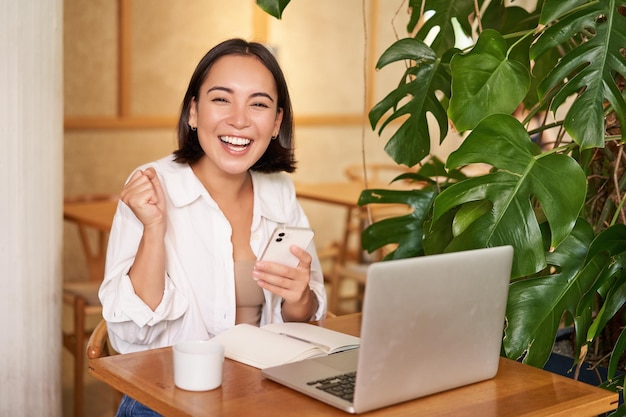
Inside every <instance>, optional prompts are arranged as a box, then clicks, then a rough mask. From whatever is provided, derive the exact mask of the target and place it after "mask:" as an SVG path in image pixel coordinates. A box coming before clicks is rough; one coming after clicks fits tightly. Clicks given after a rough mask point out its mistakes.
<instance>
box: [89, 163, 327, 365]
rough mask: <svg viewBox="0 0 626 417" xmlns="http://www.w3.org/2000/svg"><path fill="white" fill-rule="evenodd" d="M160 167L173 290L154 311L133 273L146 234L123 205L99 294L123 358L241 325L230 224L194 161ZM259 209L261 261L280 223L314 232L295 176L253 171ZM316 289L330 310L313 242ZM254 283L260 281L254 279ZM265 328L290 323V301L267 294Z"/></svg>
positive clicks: (255, 226) (255, 234) (256, 234)
mask: <svg viewBox="0 0 626 417" xmlns="http://www.w3.org/2000/svg"><path fill="white" fill-rule="evenodd" d="M148 167H153V168H154V169H155V170H156V172H157V174H158V176H159V179H160V181H161V184H162V186H163V189H164V194H165V196H166V210H167V231H166V234H165V252H166V262H165V263H166V266H165V291H164V293H163V299H162V300H161V303H160V304H159V306H157V308H156V309H155V310H154V311H153V310H152V309H151V308H150V307H148V306H147V305H146V304H145V303H144V302H143V301H142V300H141V299H140V298H139V297H138V296H137V295H136V294H135V291H134V289H133V284H132V283H131V281H130V277H129V276H128V271H129V270H130V268H131V266H132V265H133V263H134V260H135V255H136V254H137V249H138V246H139V241H140V240H141V236H142V233H143V225H142V223H141V222H140V221H139V220H138V219H137V218H136V217H135V215H134V214H133V212H132V211H131V210H130V208H129V207H128V206H127V205H126V204H124V203H123V202H121V201H120V202H119V204H118V207H117V211H116V213H115V217H114V220H113V225H112V228H111V234H110V236H109V246H108V249H107V258H106V268H105V276H104V281H103V282H102V286H101V287H100V292H99V297H100V301H101V302H102V306H103V311H102V314H103V316H104V319H105V320H106V321H107V324H108V331H109V337H110V339H111V343H112V347H113V348H114V349H115V350H117V351H118V352H120V353H128V352H135V351H139V350H145V349H152V348H157V347H163V346H170V345H173V344H174V343H176V342H178V341H182V340H201V339H209V338H211V337H212V336H214V335H217V334H219V333H221V332H222V331H224V330H226V329H228V328H230V327H232V326H234V324H235V306H236V303H235V278H234V261H233V255H232V254H233V248H232V243H231V232H232V231H231V227H230V223H229V222H228V220H227V219H226V217H225V216H224V214H223V213H222V211H221V210H220V208H219V207H218V205H217V203H216V202H215V201H214V200H213V199H212V198H211V196H210V195H209V193H208V192H207V191H206V189H205V188H204V187H203V186H202V184H201V183H200V181H199V180H198V179H197V177H196V176H195V175H194V173H193V171H192V170H191V168H190V167H189V165H187V164H179V163H176V162H174V160H173V156H172V155H170V156H168V157H166V158H163V159H161V160H158V161H155V162H152V163H149V164H146V165H144V166H142V167H140V168H139V169H142V170H143V169H146V168H148ZM251 175H252V184H253V188H254V209H253V214H252V230H251V233H250V246H251V248H252V251H253V252H254V253H255V255H256V256H257V257H258V256H259V255H260V254H261V252H262V250H263V248H264V247H265V245H266V244H267V242H268V240H269V239H270V237H271V233H272V231H273V230H274V229H275V228H276V227H277V226H278V225H282V224H284V225H288V226H297V227H309V222H308V219H307V217H306V215H305V214H304V211H303V210H302V208H301V207H300V204H299V203H298V202H297V200H296V195H295V188H294V185H293V182H292V181H291V179H290V177H289V176H287V175H285V174H282V173H275V174H263V173H257V172H253V171H251ZM306 249H307V251H308V252H309V253H310V254H311V255H312V256H313V262H312V264H311V279H310V282H309V287H310V288H311V290H312V291H313V292H314V293H315V295H316V296H317V299H318V302H319V307H318V309H317V312H316V313H315V317H314V320H319V319H321V318H322V317H323V315H324V314H325V312H326V292H325V290H324V281H323V276H322V271H321V266H320V262H319V259H318V257H317V254H316V252H315V247H314V245H313V243H311V245H310V246H309V247H308V248H306ZM251 279H252V278H251ZM263 291H264V295H265V303H264V305H263V310H262V314H261V325H263V324H267V323H271V322H277V321H282V315H281V303H282V297H279V296H277V295H274V294H272V293H270V292H269V291H266V290H263Z"/></svg>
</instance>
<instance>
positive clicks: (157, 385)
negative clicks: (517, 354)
mask: <svg viewBox="0 0 626 417" xmlns="http://www.w3.org/2000/svg"><path fill="white" fill-rule="evenodd" d="M360 323H361V315H360V314H352V315H346V316H340V317H335V318H330V319H326V320H325V321H323V322H321V323H320V324H321V325H323V326H325V327H328V328H331V329H334V330H338V331H341V332H344V333H349V334H353V335H357V336H358V334H359V329H360ZM89 370H90V373H91V374H92V375H94V376H95V377H96V378H98V379H100V380H102V381H104V382H106V383H107V384H109V385H110V386H112V387H113V388H115V389H117V390H119V391H121V392H123V393H125V394H128V395H130V396H131V397H133V398H135V399H137V400H138V401H140V402H142V403H144V404H146V405H147V406H149V407H151V408H153V409H154V410H156V411H158V412H160V413H161V414H164V415H167V416H212V417H218V416H237V417H239V416H248V415H254V416H272V417H275V416H283V415H298V416H303V417H306V416H320V415H323V416H343V417H345V416H347V415H348V414H346V413H344V412H342V411H340V410H338V409H335V408H333V407H331V406H329V405H326V404H324V403H322V402H319V401H316V400H314V399H312V398H309V397H307V396H305V395H303V394H300V393H298V392H296V391H293V390H291V389H289V388H286V387H284V386H282V385H280V384H277V383H275V382H273V381H270V380H268V379H265V378H263V377H262V376H261V371H260V370H258V369H256V368H252V367H249V366H246V365H243V364H241V363H238V362H234V361H231V360H228V359H227V360H226V361H225V363H224V377H223V384H222V386H221V387H220V388H218V389H216V390H213V391H207V392H188V391H184V390H180V389H178V388H176V387H175V386H174V377H173V366H172V350H171V348H162V349H155V350H149V351H144V352H138V353H131V354H126V355H117V356H111V357H104V358H99V359H92V360H90V362H89ZM459 372H463V370H462V369H460V370H459ZM617 402H618V395H617V394H616V393H613V392H610V391H607V390H604V389H600V388H597V387H594V386H591V385H587V384H584V383H582V382H578V381H574V380H572V379H569V378H565V377H563V376H559V375H556V374H552V373H550V372H547V371H543V370H541V369H537V368H533V367H530V366H527V365H523V364H520V363H518V362H515V361H512V360H509V359H504V358H502V359H501V360H500V369H499V371H498V374H497V375H496V377H495V378H494V379H491V380H488V381H483V382H479V383H476V384H472V385H468V386H465V387H461V388H457V389H454V390H450V391H447V392H443V393H440V394H435V395H431V396H428V397H424V398H420V399H417V400H413V401H409V402H405V403H402V404H398V405H395V406H391V407H387V408H383V409H380V410H375V411H372V412H369V413H366V414H363V415H367V416H395V417H399V416H416V415H424V416H455V417H463V416H468V417H470V416H471V417H476V416H481V417H489V416H522V415H523V416H567V417H576V416H592V415H598V414H601V413H604V412H607V411H610V410H613V409H615V407H617Z"/></svg>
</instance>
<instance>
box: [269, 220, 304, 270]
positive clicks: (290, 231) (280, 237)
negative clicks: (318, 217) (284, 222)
mask: <svg viewBox="0 0 626 417" xmlns="http://www.w3.org/2000/svg"><path fill="white" fill-rule="evenodd" d="M313 234H314V233H313V230H311V229H309V228H307V227H290V226H278V227H277V228H276V229H275V230H274V232H272V237H271V239H270V241H269V242H267V246H266V247H265V249H264V250H263V254H262V255H261V258H260V259H261V260H262V261H270V262H276V263H279V264H282V265H286V266H289V267H291V268H295V267H296V266H298V262H300V260H299V259H298V258H296V257H295V256H294V255H293V254H292V253H291V252H290V251H289V247H290V246H291V245H296V246H298V247H300V248H302V249H304V250H306V248H307V247H308V246H309V244H310V243H311V241H312V240H313Z"/></svg>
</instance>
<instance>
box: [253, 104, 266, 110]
mask: <svg viewBox="0 0 626 417" xmlns="http://www.w3.org/2000/svg"><path fill="white" fill-rule="evenodd" d="M252 107H261V108H264V109H268V108H269V107H270V106H268V105H267V104H266V103H253V104H252Z"/></svg>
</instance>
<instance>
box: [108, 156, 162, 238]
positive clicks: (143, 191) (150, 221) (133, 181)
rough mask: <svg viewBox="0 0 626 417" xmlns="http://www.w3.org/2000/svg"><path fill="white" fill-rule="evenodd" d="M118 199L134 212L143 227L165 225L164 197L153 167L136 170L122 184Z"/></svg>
mask: <svg viewBox="0 0 626 417" xmlns="http://www.w3.org/2000/svg"><path fill="white" fill-rule="evenodd" d="M120 199H121V200H122V201H123V202H124V203H125V204H126V205H127V206H128V207H130V209H131V210H132V211H133V213H135V216H137V218H138V219H139V221H140V222H141V223H143V225H144V228H150V229H152V228H154V227H156V228H159V227H162V228H164V227H165V225H166V218H167V216H166V213H165V197H164V194H163V188H162V187H161V183H160V181H159V177H158V176H157V173H156V171H155V170H154V168H146V169H145V170H144V171H141V170H139V171H136V172H135V173H134V174H133V175H132V176H131V177H130V179H129V180H128V182H127V183H126V185H124V188H123V189H122V192H121V193H120Z"/></svg>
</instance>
